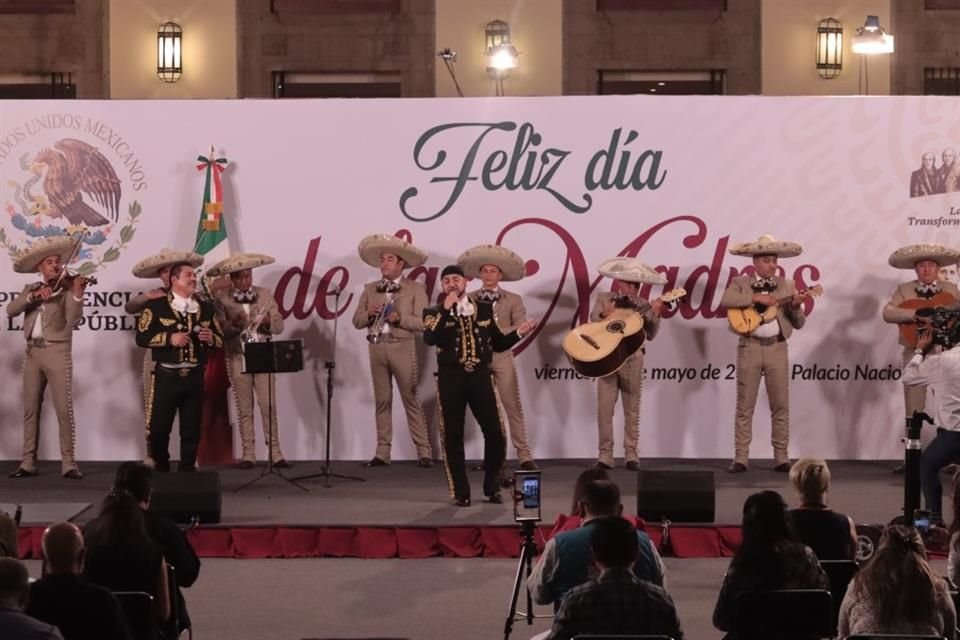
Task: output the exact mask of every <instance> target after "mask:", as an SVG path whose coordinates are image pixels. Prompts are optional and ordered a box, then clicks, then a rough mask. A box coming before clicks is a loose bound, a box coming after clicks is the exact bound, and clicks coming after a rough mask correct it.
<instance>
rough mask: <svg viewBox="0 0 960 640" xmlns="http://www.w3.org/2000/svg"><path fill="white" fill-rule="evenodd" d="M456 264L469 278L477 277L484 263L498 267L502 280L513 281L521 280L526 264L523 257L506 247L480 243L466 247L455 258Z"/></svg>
mask: <svg viewBox="0 0 960 640" xmlns="http://www.w3.org/2000/svg"><path fill="white" fill-rule="evenodd" d="M457 264H458V265H460V268H461V269H463V272H464V273H465V274H466V275H467V277H470V278H479V277H480V269H481V268H482V267H483V265H485V264H492V265H493V266H495V267H498V268H499V269H500V271H501V272H502V273H503V278H502V279H503V280H505V281H507V282H513V281H516V280H522V279H523V276H524V271H525V270H526V264H525V263H524V261H523V258H521V257H520V256H518V255H517V254H515V253H514V252H513V251H510V249H507V248H506V247H501V246H499V245H495V244H481V245H477V246H476V247H473V248H471V249H467V250H466V251H464V252H463V253H461V254H460V257H459V258H457Z"/></svg>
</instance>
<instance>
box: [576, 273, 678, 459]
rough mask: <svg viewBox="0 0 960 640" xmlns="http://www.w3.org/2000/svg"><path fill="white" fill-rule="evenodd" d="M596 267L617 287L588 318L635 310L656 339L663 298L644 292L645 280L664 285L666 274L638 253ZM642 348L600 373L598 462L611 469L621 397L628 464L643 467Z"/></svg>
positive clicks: (595, 319) (650, 337) (598, 302)
mask: <svg viewBox="0 0 960 640" xmlns="http://www.w3.org/2000/svg"><path fill="white" fill-rule="evenodd" d="M597 271H599V272H600V275H603V276H605V277H607V278H612V279H613V281H614V285H615V286H616V292H615V293H613V292H608V293H601V294H600V295H599V296H597V300H596V302H595V303H594V305H593V310H592V311H591V312H590V322H599V321H600V320H603V319H605V318H606V317H607V316H609V315H610V314H611V313H613V312H614V310H616V309H618V308H627V309H635V310H636V311H637V313H639V314H640V315H641V316H642V317H643V332H644V333H645V334H646V339H647V340H653V339H654V338H655V337H656V335H657V331H658V330H659V328H660V311H661V310H662V307H663V304H662V303H661V302H660V301H659V300H654V301H653V302H648V301H647V300H646V299H644V298H641V297H640V285H641V284H645V283H648V284H664V283H666V281H667V279H666V278H665V277H664V275H663V274H662V273H657V272H656V271H655V270H654V269H652V268H650V267H649V266H648V265H646V264H644V263H642V262H640V261H639V260H637V259H636V258H626V257H618V258H612V259H610V260H606V261H604V263H603V264H601V265H600V266H599V267H598V268H597ZM643 356H644V349H643V348H641V349H638V350H637V351H636V352H635V353H633V354H631V355H630V357H629V358H627V359H626V360H625V361H624V363H623V366H621V367H620V368H619V369H617V370H616V371H614V372H613V373H611V374H610V375H606V376H603V377H602V378H597V434H598V436H599V453H598V455H597V462H596V465H595V466H597V467H599V468H601V469H612V468H613V466H614V456H613V449H614V438H613V416H614V412H615V410H616V406H617V397H618V396H619V397H620V399H621V400H622V402H623V405H622V406H623V454H624V459H625V464H624V466H625V468H626V469H627V470H628V471H639V469H640V463H639V458H638V454H637V441H638V439H639V437H640V400H641V397H642V394H643Z"/></svg>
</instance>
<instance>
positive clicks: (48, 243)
mask: <svg viewBox="0 0 960 640" xmlns="http://www.w3.org/2000/svg"><path fill="white" fill-rule="evenodd" d="M74 245H76V241H75V240H74V239H73V238H71V237H70V236H53V237H49V238H41V239H40V240H37V241H36V242H34V243H33V244H31V245H30V246H29V247H26V248H25V249H23V250H22V251H20V252H19V253H17V255H16V256H15V257H14V259H13V270H14V271H16V272H17V273H33V272H34V271H36V270H37V267H38V266H40V263H41V262H43V260H44V259H45V258H49V257H50V256H60V260H64V261H65V260H66V259H67V258H69V257H70V254H71V253H73V247H74Z"/></svg>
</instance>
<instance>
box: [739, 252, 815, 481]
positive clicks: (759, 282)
mask: <svg viewBox="0 0 960 640" xmlns="http://www.w3.org/2000/svg"><path fill="white" fill-rule="evenodd" d="M802 251H803V247H801V246H800V245H799V244H797V243H795V242H784V241H782V240H775V239H774V238H773V236H769V235H763V236H760V238H759V239H758V240H756V241H754V242H745V243H741V244H737V245H734V246H733V248H731V249H730V253H732V254H733V255H735V256H748V257H750V258H752V260H753V268H754V275H752V276H751V275H744V276H737V277H736V278H734V279H733V280H731V281H730V285H729V286H728V287H727V289H726V291H724V292H723V298H722V299H721V301H720V304H722V305H723V306H724V307H727V308H728V309H745V308H747V307H752V306H756V305H760V306H761V307H763V308H767V307H770V306H777V300H779V299H782V298H786V297H789V301H788V302H787V303H786V304H782V305H779V306H778V308H777V315H776V318H775V319H774V320H773V321H771V322H768V323H765V324H762V325H760V326H759V327H757V328H756V329H755V330H754V331H753V332H752V333H751V334H750V335H741V336H740V338H739V340H738V342H737V408H736V418H735V420H734V435H733V441H734V455H733V462H732V463H731V464H730V467H729V468H728V469H727V471H728V472H729V473H743V472H744V471H746V470H747V465H748V464H749V461H750V441H751V440H752V439H753V411H754V408H755V407H756V405H757V392H758V391H759V389H760V378H763V380H764V382H765V383H766V387H767V398H768V400H769V403H770V420H771V423H772V433H771V444H772V445H773V457H774V467H773V468H774V471H779V472H782V473H787V472H789V471H790V457H789V455H788V454H787V447H788V445H789V442H790V397H789V388H790V362H789V357H788V353H787V340H788V339H789V338H790V336H791V335H792V334H793V331H794V329H801V328H802V327H803V325H804V323H805V322H806V321H807V317H806V315H805V314H804V312H803V307H801V306H800V303H801V302H803V299H804V297H805V296H803V295H801V294H799V293H797V287H796V285H795V284H794V282H793V281H792V280H787V279H784V278H781V277H780V276H778V275H777V267H778V260H779V259H780V258H793V257H796V256H798V255H800V253H801V252H802Z"/></svg>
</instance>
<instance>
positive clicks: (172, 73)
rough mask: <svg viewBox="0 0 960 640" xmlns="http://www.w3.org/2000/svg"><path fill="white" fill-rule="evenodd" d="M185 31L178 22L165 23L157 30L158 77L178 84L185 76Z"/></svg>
mask: <svg viewBox="0 0 960 640" xmlns="http://www.w3.org/2000/svg"><path fill="white" fill-rule="evenodd" d="M182 44H183V29H181V28H180V25H178V24H177V23H176V22H164V23H163V24H162V25H160V28H159V29H157V77H159V78H160V79H161V80H163V81H164V82H176V81H177V80H179V79H180V76H181V75H183V49H182Z"/></svg>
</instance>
